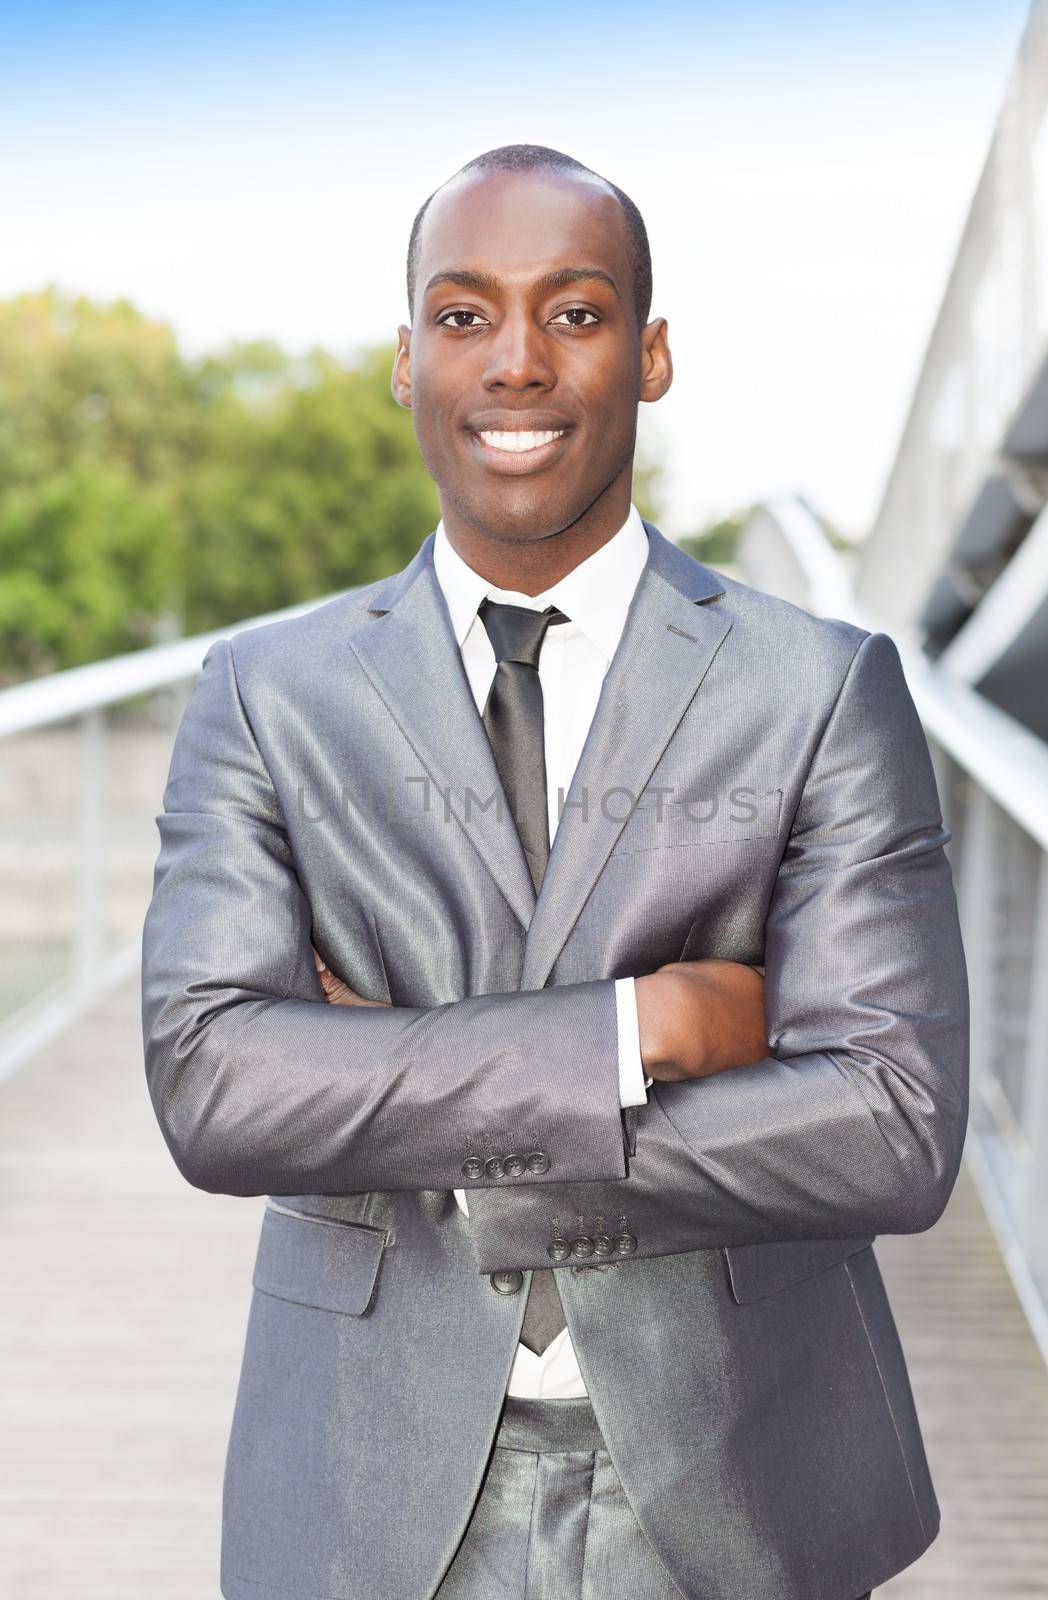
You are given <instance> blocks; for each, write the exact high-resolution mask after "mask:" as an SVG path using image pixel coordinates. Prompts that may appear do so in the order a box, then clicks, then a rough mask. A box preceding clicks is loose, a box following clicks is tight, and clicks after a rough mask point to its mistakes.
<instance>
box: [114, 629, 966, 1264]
mask: <svg viewBox="0 0 1048 1600" xmlns="http://www.w3.org/2000/svg"><path fill="white" fill-rule="evenodd" d="M164 804H165V812H164V815H163V816H161V818H160V819H159V826H160V834H161V850H160V856H159V859H158V861H157V866H156V873H155V879H154V894H153V900H152V902H151V905H150V908H149V912H148V914H147V918H146V924H145V929H144V935H143V1034H144V1043H145V1057H146V1071H147V1078H148V1082H149V1088H150V1093H151V1095H152V1099H153V1104H154V1107H155V1110H156V1114H157V1117H158V1120H159V1122H160V1126H161V1129H162V1130H163V1133H164V1136H165V1138H166V1140H167V1142H168V1144H169V1147H170V1148H171V1150H172V1153H173V1155H174V1158H175V1160H176V1162H177V1164H178V1166H179V1168H180V1170H181V1171H182V1172H183V1173H184V1175H185V1176H186V1177H187V1178H188V1179H189V1181H190V1182H192V1183H195V1184H197V1185H198V1186H199V1187H202V1188H205V1189H211V1190H214V1191H218V1192H224V1193H230V1194H242V1195H246V1194H262V1193H269V1194H293V1193H310V1194H345V1193H349V1192H354V1191H359V1190H366V1189H398V1188H404V1189H452V1188H455V1187H461V1186H462V1185H463V1176H462V1163H463V1159H464V1156H465V1155H467V1154H468V1153H469V1146H470V1140H471V1137H472V1136H473V1133H474V1130H476V1129H482V1128H483V1127H485V1125H490V1124H495V1125H497V1126H501V1127H514V1126H517V1127H526V1128H529V1129H532V1130H534V1131H535V1133H536V1134H537V1135H538V1136H539V1137H541V1138H542V1139H543V1142H544V1147H545V1148H546V1149H548V1150H550V1151H551V1153H552V1155H553V1161H552V1164H551V1167H550V1170H549V1172H548V1173H545V1174H537V1175H532V1174H528V1175H527V1177H526V1178H524V1179H521V1180H518V1181H514V1182H512V1183H511V1182H507V1181H506V1180H502V1181H501V1183H500V1186H499V1187H498V1189H497V1192H496V1191H495V1190H493V1189H492V1188H491V1187H490V1186H486V1185H485V1184H484V1182H483V1180H475V1181H473V1182H470V1183H469V1184H468V1188H469V1191H470V1213H471V1226H472V1227H473V1231H474V1236H475V1239H476V1241H477V1245H478V1254H479V1256H480V1261H481V1265H482V1267H483V1268H484V1270H491V1266H490V1265H489V1263H491V1262H494V1263H495V1264H496V1265H499V1264H502V1262H503V1261H504V1260H505V1259H508V1258H509V1256H511V1255H512V1256H513V1259H514V1263H515V1264H535V1265H538V1264H543V1263H545V1260H546V1258H545V1246H546V1243H547V1240H548V1228H549V1218H550V1215H551V1213H552V1212H553V1210H555V1209H566V1208H567V1207H570V1206H571V1205H572V1204H573V1202H575V1201H576V1200H578V1201H582V1200H585V1202H586V1204H585V1206H581V1205H580V1207H579V1209H584V1210H586V1211H598V1210H602V1209H611V1208H612V1206H613V1205H614V1203H615V1202H616V1201H618V1202H620V1203H622V1201H623V1199H624V1198H626V1197H628V1201H629V1206H630V1215H631V1218H632V1217H633V1216H634V1215H635V1214H636V1213H637V1212H638V1211H639V1212H640V1213H641V1214H643V1215H644V1216H645V1217H647V1216H648V1215H649V1214H650V1216H651V1218H652V1228H651V1230H649V1236H650V1237H651V1238H652V1240H653V1245H652V1248H653V1250H654V1251H655V1253H666V1251H667V1250H670V1251H672V1250H675V1249H676V1250H680V1249H698V1248H705V1247H712V1246H714V1245H719V1244H725V1243H728V1244H731V1243H748V1242H757V1241H761V1240H768V1239H785V1238H805V1237H810V1238H826V1237H833V1236H844V1237H846V1236H849V1235H853V1234H859V1233H866V1232H869V1233H877V1232H901V1231H911V1230H915V1229H918V1228H921V1227H927V1226H929V1225H930V1224H931V1222H933V1221H934V1220H935V1218H936V1217H937V1216H938V1215H939V1213H940V1212H941V1210H942V1207H943V1206H944V1205H945V1202H946V1199H947V1197H948V1195H949V1192H950V1189H951V1188H952V1184H953V1181H954V1178H955V1176H956V1170H957V1164H958V1162H959V1159H960V1149H961V1144H962V1142H963V1135H964V1126H965V1116H966V1109H967V994H966V985H965V975H964V962H963V955H962V953H961V946H960V936H959V931H958V927H957V918H956V907H955V902H954V896H953V889H952V883H951V878H950V871H949V866H948V864H947V862H946V859H945V856H944V853H943V845H944V843H945V842H946V840H947V839H948V835H947V834H946V833H945V831H944V830H943V828H942V823H941V817H940V815H939V810H938V803H937V797H936V792H935V785H934V780H933V777H932V773H931V766H930V761H929V757H928V752H927V747H926V744H925V741H924V737H923V734H922V732H921V729H920V726H919V723H918V721H917V718H916V713H915V712H914V709H913V706H912V703H911V701H910V698H909V695H908V692H907V690H906V687H905V682H904V680H903V677H902V671H901V667H900V665H899V660H898V655H897V652H896V651H895V648H894V646H893V645H892V644H891V642H890V640H888V639H887V638H885V637H884V636H883V635H877V634H874V635H869V636H867V637H866V638H864V639H863V641H862V643H861V644H860V645H859V647H858V649H857V651H856V654H855V657H854V658H853V661H852V663H851V667H850V668H849V671H848V674H847V677H846V679H845V680H844V683H843V684H842V687H841V691H840V694H839V696H838V699H837V703H836V705H835V708H834V711H833V713H832V714H831V716H830V719H829V721H828V724H827V726H826V729H825V730H824V733H823V736H822V739H821V742H820V744H819V747H818V750H817V752H816V755H815V758H814V760H813V762H812V766H811V769H810V772H809V775H808V780H807V783H806V785H805V789H804V793H803V795H802V798H801V802H800V805H799V807H798V811H797V815H796V818H795V822H794V827H793V830H792V833H791V837H790V841H789V844H788V846H787V849H786V853H785V856H784V859H783V862H782V866H781V869H780V873H779V879H778V882H777V885H776V890H775V893H774V895H773V897H772V903H771V905H770V907H769V912H768V919H767V940H766V950H765V962H766V979H765V990H764V1009H765V1015H766V1019H767V1041H768V1042H769V1043H770V1050H769V1052H768V1053H759V1054H758V1055H757V1058H756V1059H754V1060H752V1061H750V1063H749V1064H747V1065H744V1066H738V1065H733V1070H730V1071H725V1070H717V1071H715V1073H714V1075H713V1076H706V1077H704V1080H703V1081H701V1082H697V1081H693V1075H692V1073H691V1072H690V1071H688V1070H687V1063H686V1061H684V1059H683V1055H684V1054H686V1051H685V1052H683V1053H682V1052H681V1051H680V1050H679V1048H678V1045H679V1039H678V1040H676V1042H673V1039H672V1038H671V1035H673V1030H672V1029H668V1030H667V1029H665V1028H664V1027H663V1028H662V1031H661V1033H660V1027H661V1026H662V1024H664V1023H665V1021H666V1019H667V1017H669V1016H670V1014H671V1010H672V1008H668V1007H667V1006H666V1005H665V1004H656V1005H655V1006H654V1010H652V1004H651V1003H652V1001H653V1000H657V999H658V994H659V990H660V988H661V990H662V992H663V996H664V999H665V996H666V993H667V992H668V991H667V984H668V982H670V981H672V982H673V983H674V984H676V985H678V986H679V985H680V984H681V983H682V982H685V981H688V980H687V979H686V978H685V977H682V975H681V974H679V973H678V974H677V975H676V976H675V977H673V976H672V975H665V974H664V975H661V983H660V984H659V985H655V980H657V979H660V974H652V975H650V976H649V977H645V978H642V979H640V980H638V1005H639V1010H640V1015H641V1020H642V1027H645V1014H646V1013H647V1016H648V1024H647V1026H646V1029H645V1032H646V1037H647V1040H648V1050H647V1055H646V1061H647V1064H648V1070H649V1072H650V1073H651V1074H652V1076H654V1077H656V1078H657V1079H660V1080H661V1081H658V1082H657V1083H656V1085H655V1086H654V1087H653V1089H652V1090H651V1093H650V1096H649V1104H648V1105H647V1106H645V1107H642V1108H640V1112H639V1116H638V1124H637V1144H636V1153H635V1155H634V1157H633V1158H632V1159H631V1160H630V1161H629V1164H628V1168H627V1160H626V1154H625V1150H624V1145H623V1138H622V1129H621V1116H620V1109H619V1099H618V1068H617V1030H616V1016H615V1001H614V984H613V980H611V979H602V980H597V981H594V982H589V983H577V984H569V985H559V986H554V987H552V988H548V989H544V990H541V991H536V992H521V993H514V994H499V995H481V996H473V997H470V998H468V999H464V1000H460V1001H456V1002H454V1003H450V1004H447V1005H443V1006H438V1007H434V1008H429V1009H423V1008H412V1007H387V1006H355V1005H348V1006H338V1005H329V1004H328V1003H327V1001H326V997H325V993H324V989H323V987H322V985H321V982H320V980H319V979H318V975H317V972H316V969H315V964H314V958H313V951H312V947H311V943H310V933H311V915H310V909H309V905H308V902H307V901H306V898H305V896H304V894H303V892H302V889H301V886H300V884H299V882H298V879H297V876H296V873H295V868H294V863H293V860H292V857H291V851H290V847H289V844H288V840H287V836H286V833H285V831H284V828H283V823H282V817H281V815H280V810H279V805H278V803H277V800H276V796H275V793H274V791H273V787H272V784H271V782H270V780H269V777H268V774H267V772H266V770H265V765H264V763H263V761H262V758H261V756H260V754H259V751H258V749H257V746H256V745H255V742H254V738H253V735H252V733H251V729H250V726H249V724H248V721H247V718H246V716H245V714H244V711H243V708H242V706H241V703H240V699H239V695H238V692H237V685H236V679H235V672H234V660H233V653H232V647H231V645H230V643H229V641H228V640H221V641H219V642H218V643H217V644H216V645H214V646H212V648H211V650H210V651H209V652H208V656H207V657H206V659H205V663H204V670H203V672H202V673H201V676H200V678H199V679H198V681H197V684H196V685H195V687H194V691H193V695H192V697H191V699H190V703H189V706H188V707H187V710H186V712H185V715H184V717H183V721H182V725H181V727H180V729H179V735H178V738H177V740H176V744H175V750H174V754H173V757H172V766H171V775H170V778H169V782H168V786H167V789H166V791H165V797H164ZM660 1019H661V1021H660ZM772 1052H774V1053H772ZM670 1080H676V1081H670ZM551 1188H552V1189H555V1190H556V1191H557V1193H556V1194H553V1193H550V1192H549V1191H550V1189H551ZM478 1191H480V1192H478ZM475 1201H476V1202H478V1203H477V1204H475ZM605 1202H607V1203H605ZM641 1253H643V1250H642V1252H641Z"/></svg>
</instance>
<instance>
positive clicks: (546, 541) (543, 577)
mask: <svg viewBox="0 0 1048 1600" xmlns="http://www.w3.org/2000/svg"><path fill="white" fill-rule="evenodd" d="M632 476H633V475H632V471H631V470H630V469H629V468H628V469H627V470H626V472H625V474H624V475H621V476H620V478H617V479H615V481H614V482H613V483H611V484H609V486H608V489H607V490H605V492H604V493H603V494H602V495H600V496H599V497H598V499H597V500H595V501H594V502H593V504H592V505H591V506H590V507H589V508H588V510H586V511H585V512H583V514H582V516H581V517H578V518H577V519H576V520H575V521H574V522H571V523H569V524H568V526H567V527H565V528H561V529H559V530H557V531H555V532H552V533H549V532H545V531H543V532H535V533H530V532H526V531H525V532H523V533H521V534H519V535H514V536H512V537H507V536H506V535H504V534H492V533H489V532H487V531H486V530H485V529H483V528H478V527H474V526H472V525H471V524H470V523H469V522H467V521H466V520H465V519H464V518H462V517H460V516H459V515H457V513H456V512H455V511H454V509H453V508H450V507H448V508H445V507H444V506H443V505H442V506H441V512H442V518H443V523H444V531H445V533H446V534H447V536H448V543H449V544H450V545H451V547H452V549H453V550H454V551H455V553H456V555H459V556H461V557H462V559H463V561H465V563H466V565H467V566H470V567H472V568H473V570H474V572H479V573H480V576H481V577H482V578H486V579H487V581H488V583H490V584H492V585H493V586H494V587H495V588H497V589H512V590H514V591H515V592H516V593H517V594H528V595H536V594H542V593H543V592H544V591H545V590H546V589H550V588H552V586H553V585H554V584H555V583H559V582H560V580H561V578H564V577H566V576H567V574H568V573H569V572H573V571H574V569H575V568H576V567H577V566H579V565H580V564H581V563H582V562H583V561H585V560H586V558H587V557H588V556H591V555H592V554H593V552H594V551H595V550H599V549H600V548H601V546H602V545H605V544H607V542H608V540H609V539H613V538H614V536H615V534H616V533H618V531H619V529H620V528H621V527H622V526H623V524H624V523H625V521H626V519H627V517H628V516H629V513H630V495H631V491H632ZM612 490H614V491H616V492H615V493H612V492H611V491H612Z"/></svg>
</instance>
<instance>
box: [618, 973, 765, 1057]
mask: <svg viewBox="0 0 1048 1600" xmlns="http://www.w3.org/2000/svg"><path fill="white" fill-rule="evenodd" d="M636 988H637V1017H638V1021H639V1023H640V1053H641V1060H642V1061H643V1063H644V1070H645V1071H646V1072H647V1073H648V1075H649V1076H650V1077H652V1078H654V1079H655V1080H656V1081H657V1082H660V1083H684V1082H686V1081H687V1080H688V1079H691V1078H710V1077H712V1076H713V1075H714V1074H715V1073H717V1072H727V1071H729V1070H730V1069H731V1068H732V1067H748V1066H750V1065H752V1063H753V1062H755V1061H761V1060H763V1058H764V1057H765V1056H766V1055H768V1054H769V1046H768V1040H767V1035H766V1032H765V1022H764V968H763V967H746V966H743V965H742V964H741V963H740V962H738V961H720V960H717V959H715V958H710V959H708V960H705V961H671V962H669V963H668V964H667V965H666V966H664V967H660V968H659V969H658V971H657V972H652V973H649V974H648V975H647V976H645V977H643V978H638V979H637V983H636Z"/></svg>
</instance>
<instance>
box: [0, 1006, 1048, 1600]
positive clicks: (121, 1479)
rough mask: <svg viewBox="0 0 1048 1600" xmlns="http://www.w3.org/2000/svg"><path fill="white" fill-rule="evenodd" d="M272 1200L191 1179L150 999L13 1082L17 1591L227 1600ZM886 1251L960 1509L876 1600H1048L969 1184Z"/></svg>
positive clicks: (946, 1487)
mask: <svg viewBox="0 0 1048 1600" xmlns="http://www.w3.org/2000/svg"><path fill="white" fill-rule="evenodd" d="M262 1205H263V1201H262V1200H261V1199H258V1200H237V1199H232V1198H228V1197H224V1196H220V1195H207V1194H203V1193H201V1192H200V1191H198V1190H194V1189H191V1188H189V1187H188V1186H187V1185H186V1184H185V1183H184V1182H183V1180H182V1179H181V1177H180V1176H179V1174H178V1172H177V1171H176V1169H175V1167H174V1165H173V1163H172V1161H171V1159H170V1157H169V1155H168V1153H167V1150H166V1149H165V1147H164V1144H163V1141H162V1139H161V1137H160V1133H159V1131H158V1129H157V1126H156V1123H155V1121H154V1119H153V1113H152V1108H151V1107H150V1105H149V1101H148V1098H147V1096H146V1091H145V1082H144V1077H143V1073H142V1053H141V1034H140V1027H139V1016H138V987H137V983H132V984H128V985H127V986H126V987H125V988H124V989H123V990H121V991H120V992H119V993H118V994H116V995H115V996H113V997H112V998H111V999H110V1000H108V1001H107V1002H106V1003H105V1004H104V1005H103V1006H101V1007H100V1008H99V1010H98V1011H97V1013H96V1014H95V1015H94V1016H93V1017H91V1018H90V1019H89V1020H88V1021H87V1022H86V1023H83V1024H81V1025H79V1026H78V1027H77V1028H75V1029H74V1030H72V1031H71V1032H70V1034H69V1035H68V1036H66V1037H65V1038H64V1039H63V1040H62V1041H61V1043H60V1044H59V1045H58V1046H54V1047H52V1048H51V1049H50V1050H49V1051H48V1052H47V1054H46V1057H45V1058H43V1059H41V1060H39V1061H37V1062H35V1063H33V1064H32V1065H30V1066H28V1067H26V1068H24V1069H23V1070H22V1071H21V1072H20V1073H18V1074H17V1075H16V1076H15V1077H13V1078H12V1079H10V1080H9V1081H8V1082H6V1083H0V1284H2V1286H3V1287H2V1298H0V1371H2V1374H3V1384H2V1392H0V1439H2V1441H3V1446H2V1449H0V1594H2V1595H4V1596H5V1597H7V1596H10V1600H131V1597H133V1600H217V1597H218V1581H217V1573H218V1534H219V1509H220V1495H221V1486H222V1467H223V1460H224V1453H225V1445H226V1438H227V1434H228V1428H229V1421H230V1416H231V1412H232V1404H233V1395H234V1390H235V1386H236V1378H237V1372H238V1369H239V1363H240V1353H241V1348H242V1342H243V1334H244V1326H245V1322H246V1317H247V1309H248V1301H249V1297H250V1276H251V1265H252V1257H253V1252H254V1246H255V1241H256V1237H257V1230H258V1223H259V1216H260V1210H261V1207H262ZM877 1255H878V1259H879V1260H880V1263H881V1267H882V1270H883V1272H884V1275H885V1278H886V1280H887V1283H888V1289H889V1293H890V1294H891V1297H892V1303H893V1306H894V1308H895V1311H896V1316H897V1319H898V1323H899V1329H900V1333H901V1335H902V1339H903V1344H904V1346H905V1348H906V1352H907V1356H908V1358H909V1361H910V1368H911V1374H912V1377H913V1381H914V1389H915V1391H916V1394H917V1402H918V1406H919V1409H920V1414H921V1419H922V1424H923V1427H924V1432H925V1438H926V1442H927V1445H928V1450H929V1455H930V1458H931V1463H932V1470H933V1474H934V1478H935V1483H936V1488H937V1492H938V1495H939V1499H940V1503H941V1505H942V1511H943V1525H942V1531H941V1533H940V1535H939V1538H938V1539H937V1540H936V1542H935V1543H934V1544H933V1545H932V1547H931V1549H930V1550H929V1552H928V1553H927V1555H926V1556H925V1557H924V1558H923V1559H922V1560H921V1561H919V1562H918V1563H917V1564H916V1565H915V1566H913V1567H911V1568H910V1569H909V1570H908V1571H907V1572H905V1573H903V1574H901V1575H900V1576H899V1577H898V1578H896V1579H894V1580H893V1581H892V1582H891V1583H890V1584H888V1585H887V1586H885V1587H884V1588H882V1589H879V1590H878V1591H877V1600H948V1597H949V1600H1010V1597H1012V1596H1024V1597H1034V1596H1040V1597H1048V1372H1046V1371H1045V1368H1044V1365H1043V1363H1042V1362H1041V1359H1040V1356H1039V1353H1038V1351H1037V1348H1036V1346H1035V1344H1034V1342H1033V1339H1032V1338H1031V1336H1030V1334H1029V1332H1028V1330H1027V1327H1026V1324H1025V1322H1024V1320H1023V1316H1022V1313H1021V1311H1020V1309H1019V1306H1018V1303H1017V1301H1016V1299H1015V1296H1014V1293H1013V1291H1012V1288H1011V1285H1010V1282H1009V1280H1008V1277H1007V1275H1006V1273H1005V1270H1004V1267H1003V1265H1002V1263H1001V1260H1000V1257H999V1254H998V1252H997V1249H996V1246H995V1244H994V1241H993V1239H992V1237H991V1235H990V1233H989V1230H988V1228H987V1225H986V1222H985V1220H984V1218H983V1215H982V1212H981V1210H980V1207H979V1203H978V1200H977V1199H976V1196H975V1192H974V1190H973V1188H972V1185H971V1181H970V1179H969V1178H968V1176H967V1173H966V1172H962V1175H961V1178H960V1180H959V1182H958V1185H957V1188H956V1190H955V1192H954V1196H953V1198H952V1199H951V1202H950V1205H949V1208H948V1210H947V1212H946V1215H945V1216H944V1217H943V1219H942V1221H941V1222H940V1223H939V1224H938V1226H937V1227H936V1228H934V1229H933V1230H931V1232H930V1233H928V1234H923V1235H918V1236H916V1237H913V1238H905V1237H903V1238H884V1239H881V1240H880V1241H878V1244H877ZM376 1600H399V1597H395V1596H376ZM740 1600H759V1597H757V1596H744V1597H743V1596H740ZM842 1600H846V1597H843V1596H842Z"/></svg>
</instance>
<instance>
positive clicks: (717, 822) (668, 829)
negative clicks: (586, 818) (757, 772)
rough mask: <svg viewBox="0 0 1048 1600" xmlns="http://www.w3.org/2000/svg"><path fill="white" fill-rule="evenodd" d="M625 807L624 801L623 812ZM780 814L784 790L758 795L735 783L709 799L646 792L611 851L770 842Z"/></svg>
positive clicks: (753, 787)
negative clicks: (748, 840) (747, 841)
mask: <svg viewBox="0 0 1048 1600" xmlns="http://www.w3.org/2000/svg"><path fill="white" fill-rule="evenodd" d="M660 802H661V803H660ZM627 806H628V801H627V800H626V799H625V798H624V799H623V801H622V809H623V811H625V810H626V809H627ZM781 810H782V790H781V789H769V790H765V791H761V790H760V789H759V788H758V786H756V785H746V784H739V785H737V786H735V787H734V788H730V789H727V790H726V791H725V792H724V793H723V794H713V795H708V796H704V795H700V794H691V795H689V794H688V793H687V792H685V793H679V792H677V791H676V790H674V791H673V792H671V793H669V794H663V795H661V796H659V795H656V794H653V793H651V792H650V791H649V792H646V793H644V794H642V795H641V796H640V798H639V800H638V802H637V806H636V809H635V810H634V811H633V813H632V815H631V816H630V817H629V820H628V821H627V823H626V826H625V827H624V828H623V830H622V832H621V834H620V835H619V839H618V843H617V845H616V847H615V848H616V849H617V850H620V851H624V852H626V853H630V852H632V851H635V850H660V849H663V850H664V849H673V848H679V847H681V846H683V845H700V844H739V843H742V842H743V841H744V840H746V839H764V838H774V837H775V835H776V834H777V833H778V831H779V816H780V812H781Z"/></svg>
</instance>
